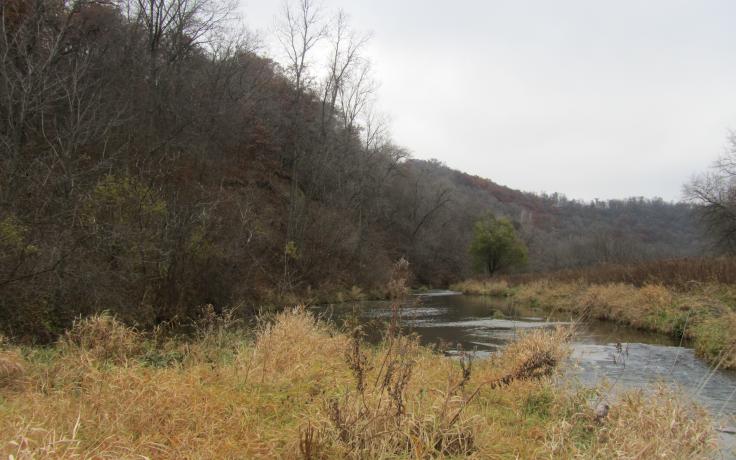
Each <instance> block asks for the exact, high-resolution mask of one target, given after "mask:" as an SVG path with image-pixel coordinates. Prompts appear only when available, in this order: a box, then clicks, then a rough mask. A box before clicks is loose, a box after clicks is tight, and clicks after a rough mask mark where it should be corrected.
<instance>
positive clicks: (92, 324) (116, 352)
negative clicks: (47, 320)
mask: <svg viewBox="0 0 736 460" xmlns="http://www.w3.org/2000/svg"><path fill="white" fill-rule="evenodd" d="M142 345H143V340H142V337H141V336H140V334H138V333H137V332H136V331H135V330H134V329H132V328H130V327H128V326H126V325H124V324H123V323H121V322H120V321H118V320H117V319H116V318H115V317H114V316H111V315H110V314H109V313H105V312H103V313H98V314H95V315H92V316H89V317H87V318H84V319H78V320H75V321H74V324H73V325H72V327H71V328H70V329H69V330H67V331H66V333H64V335H63V336H62V337H61V338H60V339H59V348H60V349H61V350H64V351H66V352H68V353H84V354H85V355H86V356H87V357H89V358H91V359H95V360H100V361H112V362H114V363H116V364H120V363H123V362H125V361H126V360H127V359H128V358H129V357H132V356H135V355H137V354H138V353H140V352H141V351H142Z"/></svg>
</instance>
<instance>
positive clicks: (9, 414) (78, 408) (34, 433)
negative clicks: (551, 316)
mask: <svg viewBox="0 0 736 460" xmlns="http://www.w3.org/2000/svg"><path fill="white" fill-rule="evenodd" d="M93 321H95V322H94V327H93V326H91V324H92V323H84V322H80V324H84V327H82V326H81V325H80V326H77V328H76V329H75V332H73V333H70V334H68V336H67V337H68V338H67V340H68V341H71V344H73V345H74V346H71V345H70V344H69V342H62V344H61V345H60V349H61V351H59V350H44V349H29V350H28V351H27V352H26V353H25V354H26V355H27V360H26V364H25V367H26V370H25V377H24V379H22V385H21V386H20V387H17V388H14V389H9V388H5V389H0V455H3V456H6V457H7V456H9V455H13V456H14V457H15V458H41V457H43V458H89V457H95V458H143V457H148V458H164V459H166V458H346V457H348V458H428V457H469V458H515V457H518V458H548V457H550V456H552V455H554V454H555V452H558V451H562V452H575V453H579V454H580V455H581V456H585V454H586V453H587V452H593V451H591V450H589V449H590V448H593V447H595V449H598V450H596V451H595V452H604V450H602V449H614V446H613V445H609V442H608V441H606V436H608V438H610V439H615V440H616V442H618V439H619V438H616V437H612V436H613V435H612V434H611V433H613V432H611V433H609V434H607V435H606V436H604V435H603V433H604V428H603V427H593V428H591V429H592V430H593V431H592V433H593V434H592V435H591V434H585V433H583V434H580V433H578V432H575V431H574V430H572V431H571V432H570V433H568V434H566V437H565V441H564V442H563V443H562V444H560V445H557V446H552V445H551V444H550V443H549V440H548V435H547V433H550V432H551V430H553V429H558V428H556V427H560V426H564V423H569V424H571V425H574V426H576V425H577V424H579V422H578V421H576V420H577V419H576V417H575V414H576V413H578V412H582V411H584V409H583V405H584V404H583V402H582V401H577V402H575V403H574V404H572V406H574V407H573V408H572V410H571V407H572V406H571V403H570V398H569V397H567V396H566V392H564V391H562V390H561V389H560V388H559V387H558V386H557V384H556V383H555V379H556V377H555V376H556V375H557V369H558V366H559V364H560V363H562V362H564V360H565V356H566V354H567V345H566V339H567V337H568V334H569V331H565V330H557V331H546V332H545V331H535V332H532V333H530V334H527V335H524V336H522V337H521V338H520V340H519V341H518V342H515V343H513V344H510V345H509V346H507V347H506V348H505V349H504V350H503V352H502V353H501V354H499V355H498V356H495V357H494V358H492V359H487V360H477V361H472V360H470V358H469V357H468V356H467V355H466V356H464V357H461V358H460V359H454V358H447V357H444V356H441V355H438V354H436V353H435V352H432V351H431V350H429V349H427V348H424V347H422V346H420V345H418V343H417V341H416V340H414V339H412V338H411V337H405V336H402V335H399V334H398V332H397V330H398V329H397V328H393V329H392V328H391V327H390V328H389V332H387V336H386V339H385V341H384V342H383V343H382V344H381V345H379V346H376V347H369V346H367V345H366V344H365V343H364V342H363V341H362V339H361V334H360V330H359V329H354V330H352V331H348V332H346V333H341V332H338V331H336V330H334V329H333V328H331V327H329V326H328V325H326V324H324V323H323V322H321V321H319V320H317V319H315V318H314V317H313V316H311V315H309V314H308V313H306V312H305V311H304V310H303V309H300V308H297V309H293V310H288V311H285V312H283V313H280V314H278V315H276V316H275V317H274V318H272V319H271V320H268V321H266V320H263V321H262V322H261V325H260V326H259V328H258V331H257V333H256V335H255V338H254V339H253V340H249V339H247V338H244V336H243V335H239V334H236V333H233V332H232V331H231V333H220V332H218V330H219V329H218V328H214V329H212V328H210V329H209V332H206V333H205V334H204V335H203V336H200V337H197V338H195V339H194V340H193V341H188V342H168V343H158V344H156V345H154V344H151V343H149V344H148V348H150V347H154V346H155V347H156V350H155V352H156V353H158V355H166V354H172V355H173V354H181V355H183V357H182V358H181V359H178V360H174V361H167V360H154V359H152V358H151V356H150V354H151V351H150V349H149V351H148V352H147V353H146V354H141V353H140V352H139V351H138V349H137V348H135V347H128V344H129V342H128V339H124V340H118V341H117V342H116V345H115V346H114V347H111V349H109V350H101V348H102V345H101V344H100V343H99V337H103V336H104V337H124V338H125V337H127V338H130V337H131V336H130V335H129V333H130V331H129V330H127V332H125V333H123V332H122V331H121V330H119V329H117V325H116V323H114V322H111V321H109V320H107V319H106V320H104V321H99V320H93ZM100 324H105V327H104V328H103V327H102V326H100ZM110 328H112V329H114V330H116V331H117V332H115V333H110V332H109V331H108V332H105V333H104V334H103V333H101V332H100V329H110ZM83 331H89V333H90V334H91V335H92V337H93V338H86V337H82V335H83V334H84V332H83ZM105 334H107V335H105ZM208 334H216V335H217V337H218V338H217V339H213V338H211V337H208V336H207V335H208ZM70 337H74V339H73V341H72V339H71V338H70ZM137 337H140V335H138V336H137ZM86 347H89V349H88V348H86ZM92 350H94V351H92ZM131 353H132V354H131ZM92 355H94V356H96V357H99V359H92V360H90V359H86V358H85V357H87V356H92ZM123 355H125V356H126V358H125V359H121V358H122V356H123ZM158 355H157V356H158ZM80 357H81V358H82V359H80ZM103 358H104V360H103ZM673 401H674V400H673ZM636 404H641V406H642V407H648V405H649V401H646V400H640V401H638V402H636V401H634V402H632V403H631V404H630V406H631V407H632V409H631V410H629V409H626V410H624V409H621V410H620V411H619V412H616V411H612V414H618V415H616V417H618V418H612V421H613V420H619V418H620V420H622V422H621V423H622V424H623V423H624V421H625V420H627V417H630V416H631V417H633V415H634V412H632V411H633V408H635V407H636ZM622 407H624V406H622ZM625 407H629V406H625ZM641 410H642V411H644V413H648V412H646V410H644V409H641ZM647 410H653V409H651V408H650V409H647ZM636 414H638V412H637V413H636ZM638 416H639V415H637V417H638ZM642 420H646V423H648V424H650V425H651V429H653V430H665V431H666V429H667V428H666V426H665V425H661V426H660V425H658V424H657V419H656V417H655V418H648V419H642ZM616 423H618V422H616ZM632 423H634V419H633V418H632ZM663 423H669V421H667V420H665V421H664V422H663ZM558 430H559V429H558ZM649 433H651V430H650V431H649ZM649 433H648V434H649ZM683 433H685V432H683ZM685 434H687V435H688V436H690V435H693V436H694V435H695V433H694V432H692V431H689V432H686V433H685ZM697 435H698V436H701V437H702V436H706V437H707V432H706V433H705V434H703V433H697ZM590 436H595V437H596V439H598V441H596V443H595V444H590V446H592V447H589V448H586V447H580V448H579V447H576V446H579V445H584V444H585V443H584V442H583V441H584V440H585V439H587V438H589V437H590ZM631 436H636V430H632V434H631ZM599 438H600V439H599ZM638 439H639V441H637V442H642V443H643V442H644V440H643V438H641V437H640V438H638ZM698 439H700V438H698ZM611 442H613V441H611ZM631 442H634V441H631ZM695 444H696V443H686V442H684V441H681V442H680V449H683V450H682V452H683V453H686V452H690V451H688V450H687V449H692V448H694V447H693V446H695ZM632 445H633V444H632ZM637 445H638V444H637ZM697 447H698V448H699V449H700V448H701V447H702V446H700V445H699V444H698V445H697ZM560 449H562V450H560ZM611 452H613V450H611ZM691 452H696V451H695V450H691ZM697 452H700V451H697Z"/></svg>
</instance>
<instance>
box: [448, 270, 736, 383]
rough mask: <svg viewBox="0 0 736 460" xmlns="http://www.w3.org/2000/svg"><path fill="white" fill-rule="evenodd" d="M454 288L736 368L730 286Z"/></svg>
mask: <svg viewBox="0 0 736 460" xmlns="http://www.w3.org/2000/svg"><path fill="white" fill-rule="evenodd" d="M451 288H452V289H454V290H458V291H460V292H463V293H466V294H471V295H488V296H497V297H506V298H510V299H512V300H513V301H516V302H520V303H524V304H528V305H532V306H538V307H541V308H544V309H545V310H547V311H550V312H555V311H556V312H560V311H562V312H569V313H571V314H574V315H576V316H578V317H581V318H595V319H600V320H607V321H615V322H617V323H621V324H625V325H627V326H631V327H634V328H637V329H643V330H648V331H655V332H660V333H664V334H668V335H671V336H673V337H677V338H683V339H685V340H691V341H692V344H693V347H694V348H695V351H696V353H697V354H698V356H700V357H702V358H703V359H705V360H706V361H707V362H708V363H709V364H711V365H713V366H717V367H719V368H723V369H734V368H736V334H734V333H733V331H735V330H736V310H735V309H734V306H735V305H736V289H735V288H734V287H732V286H730V285H724V284H715V283H711V284H704V283H693V284H692V285H691V286H689V287H687V288H683V289H675V288H672V287H666V286H663V285H659V284H648V285H644V286H642V287H637V286H634V285H632V284H626V283H605V284H589V283H584V282H561V281H548V280H540V281H532V282H529V283H525V284H520V285H517V286H511V285H509V284H508V283H507V282H505V281H492V280H468V281H465V282H462V283H458V284H455V285H453V286H452V287H451Z"/></svg>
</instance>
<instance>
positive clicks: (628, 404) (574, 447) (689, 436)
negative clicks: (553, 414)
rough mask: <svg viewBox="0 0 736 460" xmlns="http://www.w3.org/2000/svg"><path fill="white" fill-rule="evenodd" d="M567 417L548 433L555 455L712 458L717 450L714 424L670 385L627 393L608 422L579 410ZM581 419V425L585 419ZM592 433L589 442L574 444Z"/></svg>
mask: <svg viewBox="0 0 736 460" xmlns="http://www.w3.org/2000/svg"><path fill="white" fill-rule="evenodd" d="M577 420H578V421H579V422H578V423H577V424H575V423H570V421H568V420H562V421H561V422H560V423H558V424H557V425H556V426H555V427H554V428H553V429H552V430H550V434H549V437H548V441H547V442H548V445H549V447H550V448H551V449H552V451H553V452H554V454H555V456H558V457H566V458H596V459H609V458H619V459H648V458H667V459H683V460H684V459H708V458H713V453H714V452H715V451H716V440H715V437H714V436H713V431H712V422H711V420H710V419H709V417H708V415H707V414H706V413H705V412H704V410H703V409H702V408H700V407H698V406H697V405H695V404H693V403H692V402H689V401H688V400H687V398H686V397H684V396H683V395H681V394H679V393H678V392H676V391H674V390H672V389H669V388H667V387H665V386H657V387H655V388H654V389H653V391H649V392H645V391H642V390H635V391H630V392H628V393H625V394H624V395H622V396H621V398H620V399H619V400H618V401H617V402H616V403H615V404H614V405H613V406H612V407H611V409H610V413H609V414H608V417H607V418H606V419H605V421H604V422H603V423H599V422H597V421H595V420H591V418H590V415H589V414H580V417H578V418H577ZM581 421H582V423H581ZM581 430H582V431H583V432H585V431H587V432H588V434H589V436H588V439H587V440H585V441H586V442H585V444H583V445H580V444H576V443H575V442H569V441H568V440H569V438H570V437H572V438H575V437H576V434H575V431H578V432H580V431H581Z"/></svg>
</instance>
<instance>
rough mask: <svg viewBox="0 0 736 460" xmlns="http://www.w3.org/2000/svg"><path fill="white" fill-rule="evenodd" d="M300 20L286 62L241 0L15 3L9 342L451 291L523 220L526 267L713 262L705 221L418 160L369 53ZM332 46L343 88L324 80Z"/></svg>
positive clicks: (665, 206)
mask: <svg viewBox="0 0 736 460" xmlns="http://www.w3.org/2000/svg"><path fill="white" fill-rule="evenodd" d="M297 16H298V15H297ZM297 16H287V17H285V18H281V20H280V23H279V24H280V28H279V32H278V33H280V34H282V38H284V39H285V40H286V42H288V39H291V40H292V43H295V44H297V45H299V46H295V47H292V48H291V50H287V51H289V52H287V53H286V57H285V58H283V59H281V60H277V59H275V58H274V57H272V56H269V55H267V54H266V53H265V52H263V51H262V50H261V49H260V47H259V46H258V42H257V40H255V39H254V38H253V36H252V34H250V33H249V32H247V31H245V30H243V29H242V27H241V26H239V25H238V23H237V21H236V20H235V18H234V15H233V11H232V5H230V4H229V3H227V2H220V1H216V0H200V1H197V2H189V1H183V0H140V1H132V0H116V1H91V0H75V1H51V0H34V1H25V0H8V1H5V2H2V6H0V21H1V22H2V30H0V34H1V37H0V38H2V40H0V320H1V321H0V324H2V326H1V327H2V331H1V332H2V333H4V334H6V335H8V336H10V337H15V338H19V339H25V340H35V341H45V340H50V339H53V338H54V337H56V336H57V334H59V333H60V332H61V331H63V330H64V328H66V327H67V326H69V325H70V324H71V322H72V321H73V319H74V318H75V317H78V316H80V315H88V314H91V313H94V312H98V311H102V310H107V311H110V312H112V313H114V314H115V315H117V317H118V318H120V319H121V320H123V321H126V322H130V323H135V324H137V325H139V326H140V327H150V326H153V325H155V324H159V323H161V322H164V321H173V320H182V319H187V318H192V317H194V316H196V315H197V312H198V311H200V309H199V308H198V306H200V305H203V304H212V305H214V306H215V307H216V308H222V307H223V306H226V305H236V304H240V305H243V306H244V307H243V310H244V311H251V310H252V309H256V308H258V307H259V306H261V305H268V304H282V303H286V302H289V301H292V300H294V299H320V298H327V297H329V296H330V295H332V294H334V293H338V292H340V291H343V290H350V289H353V292H356V291H355V289H357V290H358V291H359V292H363V293H365V294H370V295H374V296H380V295H381V291H380V289H381V287H382V286H384V285H385V283H386V280H387V276H388V275H387V273H388V272H389V267H390V266H391V264H392V263H393V262H394V261H395V260H397V259H399V258H401V257H404V258H406V259H407V260H409V262H410V264H411V267H412V272H413V274H414V278H413V282H414V284H426V285H429V284H431V285H446V284H448V283H450V282H453V281H457V280H459V279H461V278H464V277H467V276H470V275H471V274H472V270H471V264H470V261H469V257H468V253H467V248H468V246H469V241H470V238H471V236H472V226H473V223H474V222H475V221H476V220H477V219H479V218H480V217H482V216H483V215H485V214H488V213H492V214H494V215H496V216H505V217H508V218H509V219H511V220H512V221H513V222H514V223H515V226H516V228H517V230H518V231H519V232H520V234H521V235H522V236H523V238H524V241H525V242H526V244H527V245H528V246H529V248H530V257H529V259H530V263H529V265H528V266H527V267H526V268H525V270H544V269H554V268H561V267H576V266H582V265H585V264H592V263H597V262H612V261H617V262H624V261H626V262H628V261H635V260H640V259H647V258H658V257H674V256H684V255H690V254H695V253H698V252H700V251H701V249H702V247H701V246H702V245H701V243H700V242H701V241H702V239H701V238H700V236H699V233H698V229H697V228H696V226H695V221H694V219H693V216H692V209H691V207H689V206H687V205H682V204H671V203H666V202H663V201H661V200H644V199H631V200H623V201H610V202H595V203H581V202H575V201H570V200H566V199H565V198H564V197H561V196H559V195H552V196H539V195H534V194H530V193H522V192H519V191H516V190H513V189H510V188H507V187H504V186H500V185H497V184H495V183H493V182H491V181H489V180H486V179H481V178H478V177H474V176H470V175H468V174H465V173H462V172H459V171H454V170H452V169H449V168H447V167H446V166H444V165H442V164H440V163H438V162H434V161H422V160H415V159H411V156H410V155H409V154H408V153H407V149H405V148H403V147H400V146H397V145H396V144H395V143H394V142H393V141H392V139H391V137H390V136H389V131H388V127H387V126H386V124H385V123H384V122H383V121H382V117H381V116H380V114H377V113H376V112H375V111H374V109H373V103H372V101H373V99H374V96H375V95H374V91H373V89H374V87H375V86H374V84H373V83H372V82H371V78H370V67H369V62H368V60H367V58H366V57H365V56H364V54H363V52H362V49H363V46H364V44H365V41H366V39H365V37H363V36H361V35H360V34H358V33H357V32H355V31H353V30H352V29H351V28H350V25H349V23H348V22H347V20H346V19H345V17H344V16H342V15H338V17H337V19H336V20H335V21H332V22H331V23H330V24H331V26H330V27H329V28H327V26H326V25H323V24H319V23H317V22H316V19H315V20H314V21H312V20H311V19H310V18H306V19H307V20H304V19H305V18H302V20H300V19H299V17H297ZM317 39H319V40H321V41H322V42H323V44H324V46H326V47H327V48H329V49H330V50H331V51H330V52H329V53H328V55H329V56H328V57H327V58H326V62H325V63H324V66H323V67H324V68H326V69H328V70H327V71H324V72H321V71H320V72H317V71H316V70H315V71H311V69H312V68H309V67H307V66H306V64H305V63H306V62H307V61H308V60H311V59H312V56H311V55H309V56H307V53H310V52H311V51H310V49H311V45H310V43H311V41H312V40H317ZM491 153H492V152H491ZM354 287H355V288H354Z"/></svg>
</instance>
